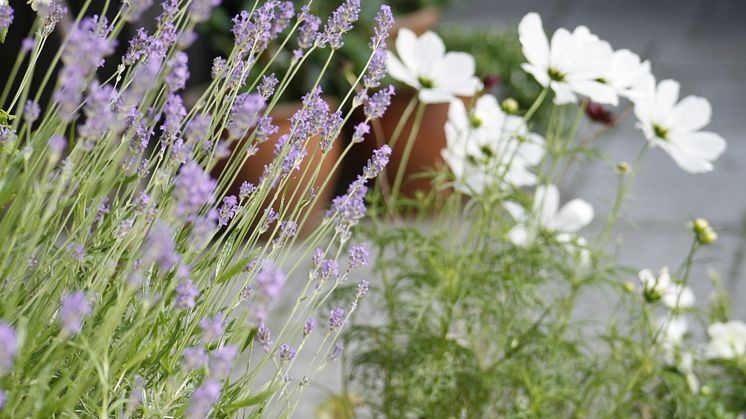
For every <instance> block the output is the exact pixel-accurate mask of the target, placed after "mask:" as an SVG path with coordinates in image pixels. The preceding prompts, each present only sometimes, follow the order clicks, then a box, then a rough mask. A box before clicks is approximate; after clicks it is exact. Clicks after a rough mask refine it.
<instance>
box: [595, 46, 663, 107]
mask: <svg viewBox="0 0 746 419" xmlns="http://www.w3.org/2000/svg"><path fill="white" fill-rule="evenodd" d="M650 75H651V73H650V62H649V61H642V60H640V56H639V55H637V54H635V53H634V52H632V51H630V50H627V49H620V50H616V51H614V54H613V55H612V56H611V65H609V68H608V69H607V70H606V73H605V74H604V75H603V76H602V77H601V78H602V79H603V80H604V82H605V83H606V84H608V85H609V86H611V87H612V88H613V89H614V91H616V93H617V94H618V95H619V96H623V97H626V98H627V99H630V100H635V99H638V98H639V97H641V96H642V92H640V86H641V85H642V84H643V83H644V82H645V80H647V78H648V77H649V76H650Z"/></svg>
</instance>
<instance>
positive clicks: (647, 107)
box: [635, 76, 726, 173]
mask: <svg viewBox="0 0 746 419" xmlns="http://www.w3.org/2000/svg"><path fill="white" fill-rule="evenodd" d="M641 92H642V93H641V97H640V98H638V99H636V100H635V115H636V116H637V119H638V121H639V122H638V123H637V127H638V128H640V129H642V132H643V133H644V134H645V138H647V140H648V141H649V143H650V144H651V145H652V146H653V147H655V146H658V147H660V148H662V149H663V150H664V151H665V152H666V153H668V155H669V156H671V158H672V159H674V161H675V162H676V164H678V165H679V167H681V168H682V169H684V170H685V171H687V172H689V173H704V172H709V171H711V170H712V162H713V161H715V160H717V158H718V157H720V154H722V153H723V151H725V145H726V144H725V140H724V139H723V138H722V137H721V136H719V135H717V134H715V133H712V132H706V131H700V129H702V128H704V126H705V125H707V124H708V123H709V122H710V115H711V113H712V110H711V108H710V102H708V101H707V99H704V98H701V97H698V96H687V97H686V98H684V99H683V100H682V101H681V102H678V103H677V101H678V98H679V83H678V82H676V81H674V80H663V81H661V82H660V83H658V85H657V86H656V84H655V78H654V77H653V76H648V77H647V80H646V81H645V82H644V85H643V88H642V90H641Z"/></svg>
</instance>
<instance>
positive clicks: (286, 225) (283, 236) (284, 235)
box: [273, 220, 298, 246]
mask: <svg viewBox="0 0 746 419" xmlns="http://www.w3.org/2000/svg"><path fill="white" fill-rule="evenodd" d="M297 232H298V223H296V222H295V221H293V220H286V221H283V222H281V223H280V234H279V236H278V237H277V238H276V239H275V240H274V242H273V244H274V245H275V246H280V245H282V243H284V242H286V241H287V240H289V239H291V238H293V237H295V234H296V233H297Z"/></svg>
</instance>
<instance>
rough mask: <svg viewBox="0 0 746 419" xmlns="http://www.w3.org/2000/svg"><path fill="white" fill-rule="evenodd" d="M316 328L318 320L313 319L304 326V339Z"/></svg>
mask: <svg viewBox="0 0 746 419" xmlns="http://www.w3.org/2000/svg"><path fill="white" fill-rule="evenodd" d="M315 328H316V318H314V317H311V318H310V319H308V320H306V322H305V323H304V324H303V337H306V336H308V335H310V334H311V332H313V329H315Z"/></svg>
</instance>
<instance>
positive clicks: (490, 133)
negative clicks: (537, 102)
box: [441, 94, 544, 195]
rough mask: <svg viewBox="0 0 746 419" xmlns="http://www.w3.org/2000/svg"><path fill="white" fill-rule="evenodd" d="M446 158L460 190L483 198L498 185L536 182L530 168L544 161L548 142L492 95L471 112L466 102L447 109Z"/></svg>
mask: <svg viewBox="0 0 746 419" xmlns="http://www.w3.org/2000/svg"><path fill="white" fill-rule="evenodd" d="M445 133H446V141H447V143H446V148H444V149H443V150H442V151H441V154H442V156H443V159H444V160H445V161H446V163H447V164H448V166H449V167H450V168H451V170H452V171H453V173H454V175H455V176H456V179H457V182H456V188H457V189H459V190H460V191H462V192H464V193H466V194H470V195H471V194H480V193H482V192H483V191H484V190H485V188H487V187H489V186H491V185H496V184H498V183H499V182H502V183H501V184H500V186H501V187H504V186H507V185H513V186H516V187H521V186H528V185H534V184H536V180H537V178H536V175H535V174H533V173H532V172H531V171H530V170H529V168H530V167H531V166H535V165H536V164H538V163H539V162H541V159H542V158H543V157H544V147H543V144H544V139H543V138H542V137H541V136H539V135H537V134H534V133H531V132H529V131H528V127H527V126H526V124H525V122H524V121H523V118H521V117H518V116H514V115H507V114H505V112H503V110H502V109H501V108H500V105H499V104H498V103H497V99H496V98H495V97H494V96H492V95H489V94H486V95H483V96H481V97H480V98H479V99H477V101H476V103H475V104H474V107H473V108H472V109H471V112H470V111H467V109H466V107H465V106H464V104H463V102H462V101H461V100H454V101H452V102H451V104H450V107H449V108H448V121H447V122H446V125H445Z"/></svg>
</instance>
